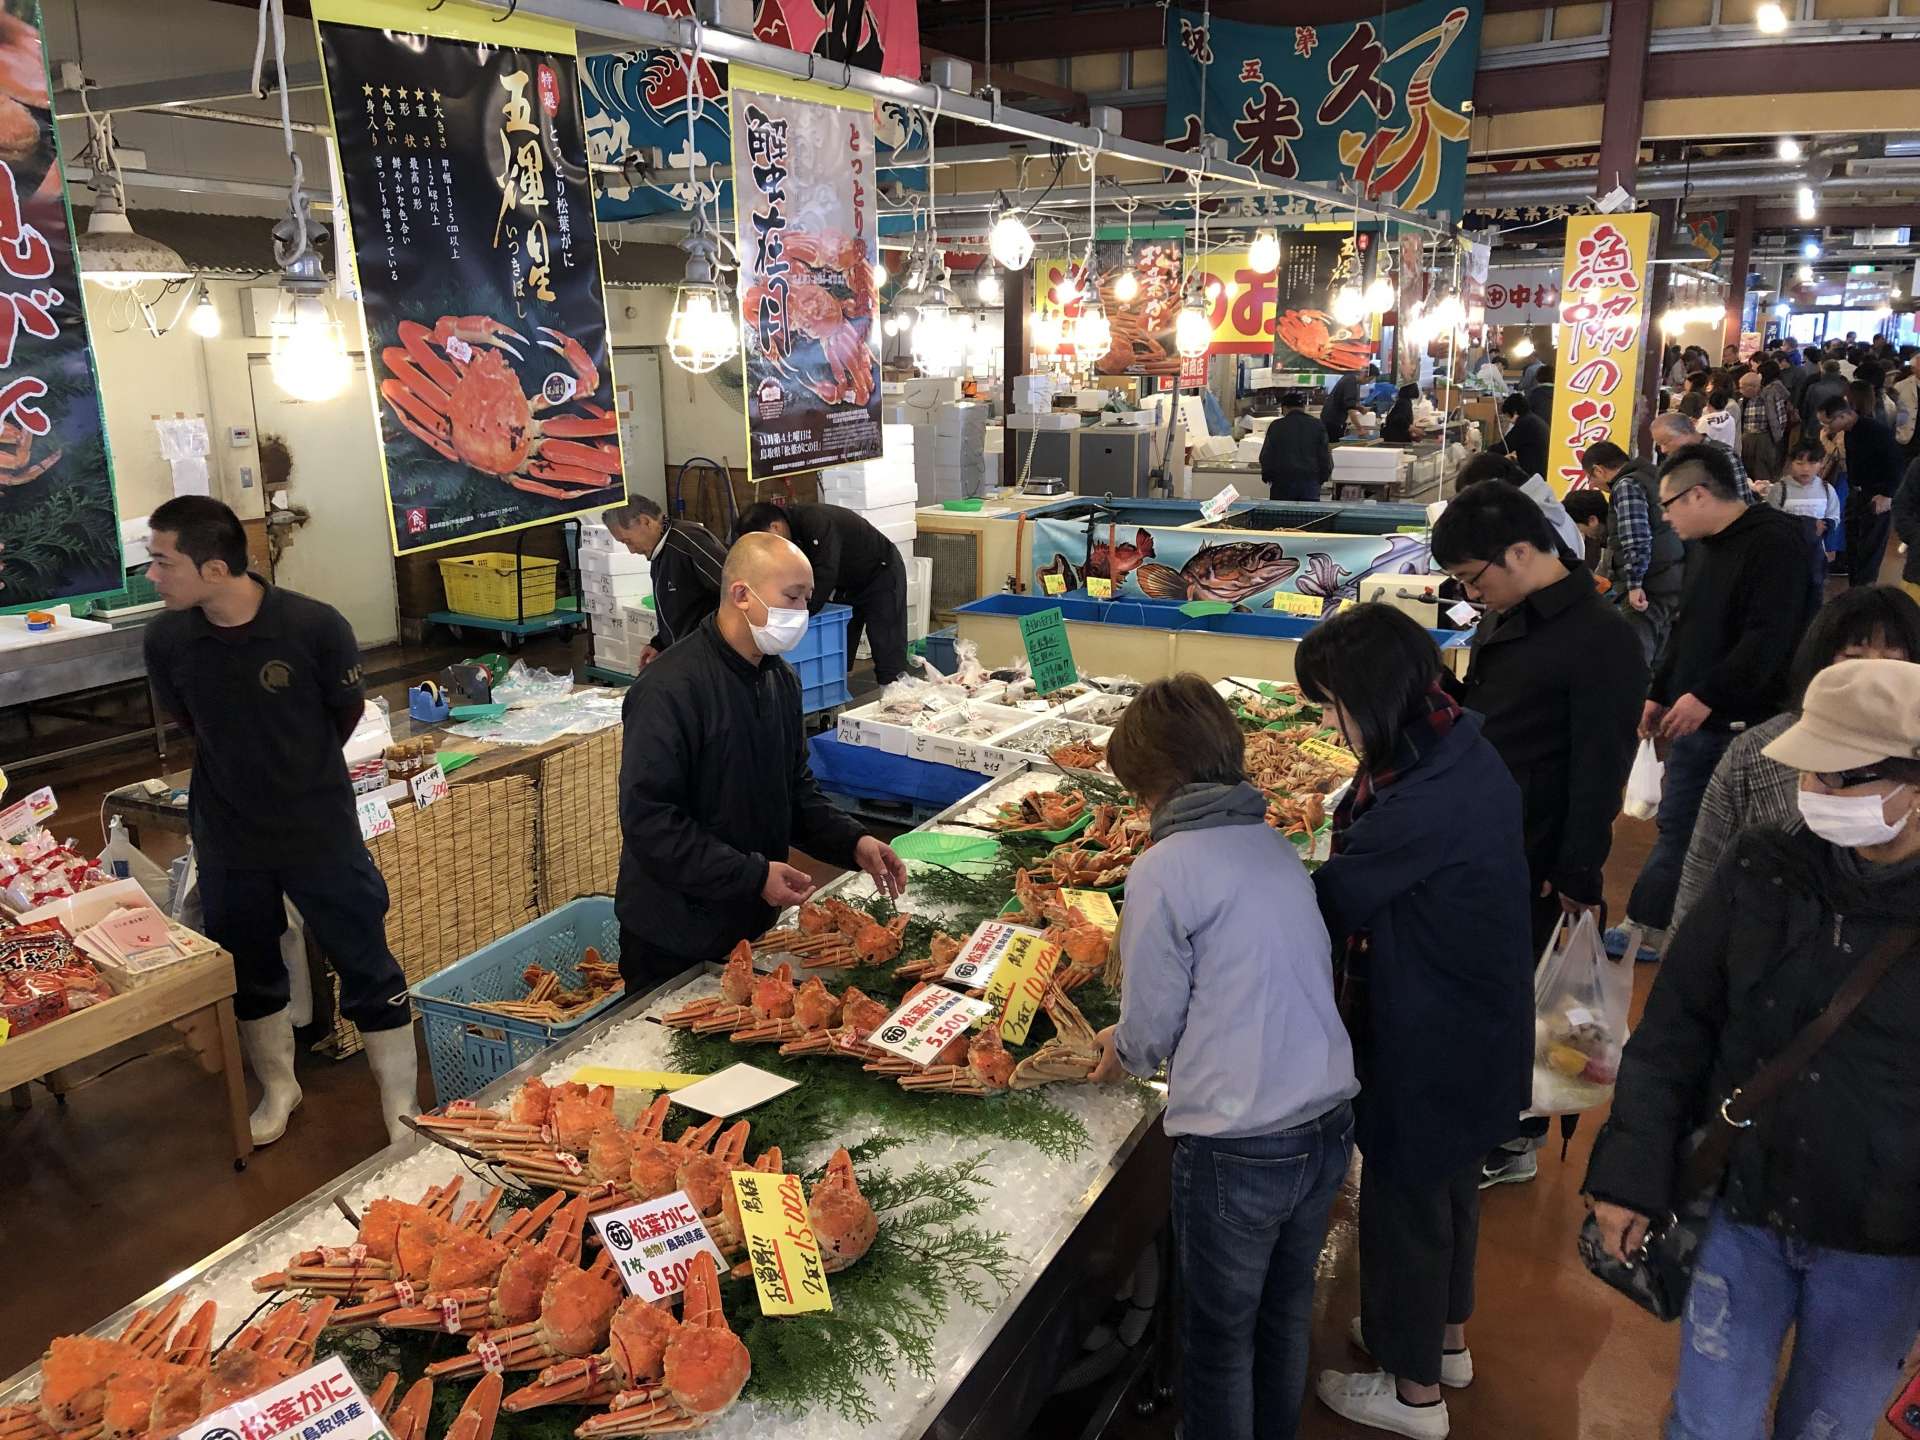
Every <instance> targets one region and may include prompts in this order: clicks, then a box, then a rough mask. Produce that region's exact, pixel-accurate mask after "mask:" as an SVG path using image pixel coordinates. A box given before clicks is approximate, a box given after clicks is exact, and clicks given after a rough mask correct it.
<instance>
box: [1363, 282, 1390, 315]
mask: <svg viewBox="0 0 1920 1440" xmlns="http://www.w3.org/2000/svg"><path fill="white" fill-rule="evenodd" d="M1363 298H1364V300H1365V302H1366V307H1367V313H1368V314H1369V315H1380V314H1384V313H1385V312H1386V311H1388V310H1391V309H1392V308H1393V300H1394V295H1393V282H1392V281H1391V280H1389V279H1387V277H1386V276H1384V275H1375V276H1374V277H1373V279H1372V280H1370V281H1368V282H1367V288H1366V293H1365V295H1364V297H1363Z"/></svg>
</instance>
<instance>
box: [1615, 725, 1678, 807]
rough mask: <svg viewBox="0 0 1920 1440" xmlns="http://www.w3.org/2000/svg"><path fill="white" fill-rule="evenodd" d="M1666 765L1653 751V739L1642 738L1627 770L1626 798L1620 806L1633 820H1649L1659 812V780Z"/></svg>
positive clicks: (1665, 769) (1665, 771)
mask: <svg viewBox="0 0 1920 1440" xmlns="http://www.w3.org/2000/svg"><path fill="white" fill-rule="evenodd" d="M1666 773H1667V767H1666V766H1665V765H1664V764H1662V763H1661V761H1660V757H1659V756H1658V755H1656V754H1655V753H1654V749H1653V741H1651V740H1642V741H1641V742H1640V749H1639V752H1638V753H1637V754H1635V756H1634V757H1633V769H1631V770H1629V771H1628V772H1627V798H1626V803H1625V804H1623V805H1622V806H1621V809H1623V810H1625V811H1626V813H1627V814H1629V815H1631V816H1632V817H1633V818H1634V819H1635V820H1651V819H1653V817H1654V816H1655V815H1657V814H1659V813H1660V782H1661V780H1662V778H1663V777H1664V776H1665V775H1666Z"/></svg>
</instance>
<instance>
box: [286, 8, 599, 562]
mask: <svg viewBox="0 0 1920 1440" xmlns="http://www.w3.org/2000/svg"><path fill="white" fill-rule="evenodd" d="M314 14H315V19H316V21H318V22H319V30H320V42H321V50H322V53H323V55H324V57H325V60H326V74H327V95H328V100H329V102H330V105H331V108H332V111H333V123H334V134H335V136H336V143H337V144H338V146H339V149H340V168H341V172H342V174H343V175H344V176H345V177H346V187H347V205H348V209H349V211H350V214H351V222H352V232H353V242H354V251H355V260H356V263H357V265H358V270H359V279H360V292H361V296H362V303H363V304H364V306H365V313H366V325H367V353H368V355H369V357H370V359H371V360H372V362H373V363H372V368H373V378H374V386H375V397H376V398H375V401H374V408H375V413H376V415H377V417H378V423H379V426H380V443H381V456H382V460H383V463H384V465H385V467H386V480H387V492H388V496H389V499H390V502H391V505H390V510H391V516H390V518H391V525H392V539H393V549H394V553H395V554H406V553H409V552H412V551H416V550H429V549H433V548H435V547H436V546H441V545H448V544H452V543H454V542H455V541H460V540H472V539H474V538H476V537H478V536H483V535H495V534H499V533H501V532H503V531H510V530H519V529H522V528H524V527H526V526H529V525H537V524H540V523H542V522H543V521H549V520H554V519H558V518H560V517H562V516H566V515H575V514H579V513H581V512H583V511H587V510H597V509H599V508H601V507H603V506H606V505H610V504H612V503H614V502H615V501H617V500H619V499H620V498H621V497H622V496H623V495H624V494H625V493H626V482H625V478H624V473H623V470H622V467H621V459H620V439H619V427H618V420H617V417H616V416H615V414H614V407H613V375H612V372H611V369H610V365H609V357H608V335H607V313H606V304H605V299H604V296H603V292H602V289H601V280H600V251H599V245H598V242H597V240H596V237H595V231H594V215H593V194H592V189H591V187H590V185H589V183H588V170H587V146H586V132H585V127H584V125H583V124H582V121H581V116H580V87H579V81H578V78H577V73H576V71H577V61H576V60H575V57H574V54H573V47H574V39H573V32H572V30H570V29H567V28H565V27H562V26H557V25H554V24H551V23H549V22H545V21H539V20H531V19H528V18H527V17H525V16H515V17H512V18H510V19H506V20H502V21H500V22H499V23H496V22H495V17H494V16H493V15H492V13H491V12H487V11H481V10H478V9H477V8H475V7H472V6H463V5H461V4H460V3H459V0H452V3H449V4H447V5H445V6H442V7H439V8H437V9H435V10H433V11H431V12H429V11H426V10H419V9H415V8H413V7H404V8H403V7H401V6H400V5H399V4H398V3H397V0H316V4H315V5H314ZM423 23H425V24H431V25H433V26H434V28H435V29H436V30H437V31H442V32H445V33H442V34H434V35H421V34H414V33H409V32H408V31H407V30H405V29H402V28H399V27H400V26H402V25H418V24H423Z"/></svg>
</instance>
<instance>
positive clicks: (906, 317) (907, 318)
mask: <svg viewBox="0 0 1920 1440" xmlns="http://www.w3.org/2000/svg"><path fill="white" fill-rule="evenodd" d="M893 323H894V325H895V326H896V327H897V328H898V330H899V332H900V333H901V334H902V335H904V334H906V333H907V332H908V331H909V330H911V329H913V311H911V310H901V311H899V312H897V313H896V314H895V315H894V317H893Z"/></svg>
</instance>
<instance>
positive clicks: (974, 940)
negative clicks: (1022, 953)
mask: <svg viewBox="0 0 1920 1440" xmlns="http://www.w3.org/2000/svg"><path fill="white" fill-rule="evenodd" d="M1023 935H1024V936H1028V937H1031V938H1032V939H1035V940H1045V939H1046V936H1045V935H1043V934H1042V933H1041V932H1040V931H1038V930H1033V929H1029V928H1027V927H1025V926H1022V925H1010V924H1008V923H1007V922H1006V921H1005V920H983V921H981V922H980V924H979V925H977V926H975V927H974V931H973V934H971V935H969V936H968V937H967V942H966V944H964V945H962V946H961V947H960V948H959V950H958V951H956V952H955V953H954V957H953V963H952V964H951V965H949V966H947V969H946V973H945V974H943V975H942V976H941V977H940V978H941V979H942V980H943V981H946V982H947V983H949V984H953V985H959V986H962V987H964V988H966V989H968V990H981V989H984V988H985V987H986V986H987V985H988V984H989V983H990V982H991V981H992V979H993V977H994V974H995V972H996V971H998V970H999V968H1000V962H1001V961H1002V960H1004V959H1006V957H1007V952H1008V951H1009V950H1010V949H1011V948H1012V946H1013V943H1014V941H1015V940H1016V939H1018V938H1019V937H1021V936H1023Z"/></svg>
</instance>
